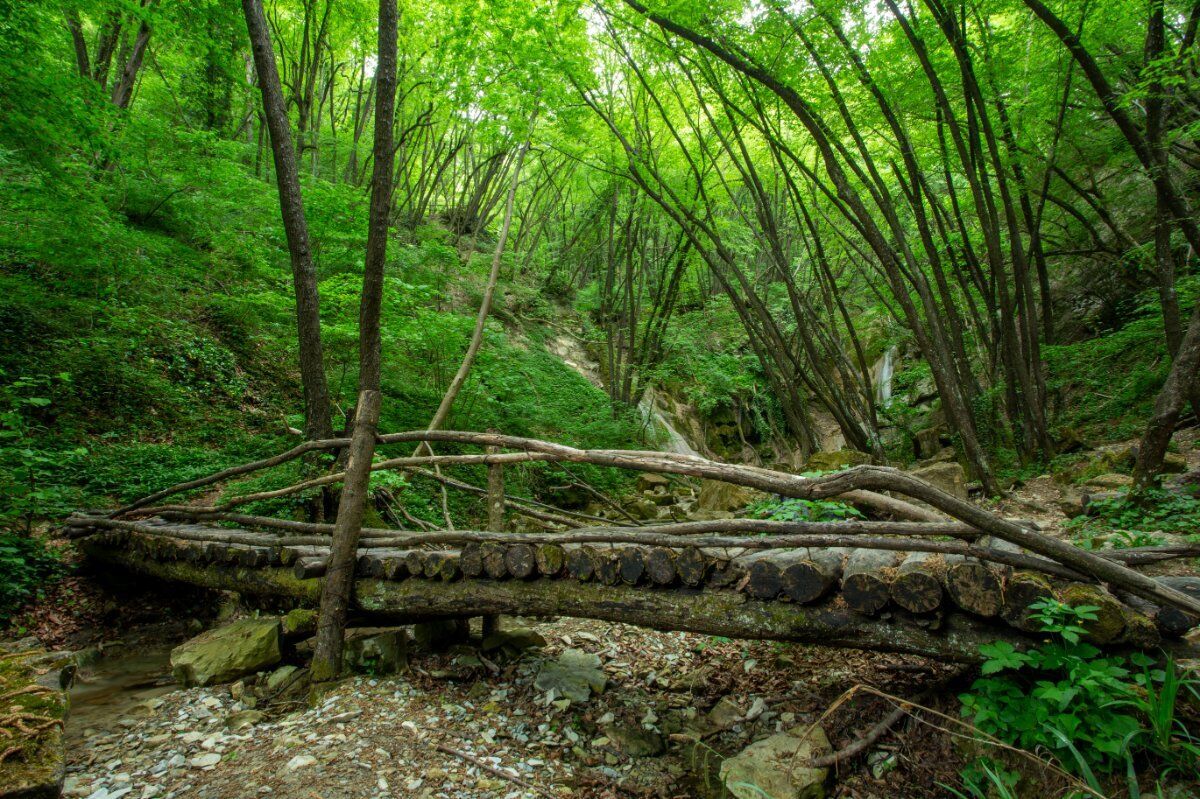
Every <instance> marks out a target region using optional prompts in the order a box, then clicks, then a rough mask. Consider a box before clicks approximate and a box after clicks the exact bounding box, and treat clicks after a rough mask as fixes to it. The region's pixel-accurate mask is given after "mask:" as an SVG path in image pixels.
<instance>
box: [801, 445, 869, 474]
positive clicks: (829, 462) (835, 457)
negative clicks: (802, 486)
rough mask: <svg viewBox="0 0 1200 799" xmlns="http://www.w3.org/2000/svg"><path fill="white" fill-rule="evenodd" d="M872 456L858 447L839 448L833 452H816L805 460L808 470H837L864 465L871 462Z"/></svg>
mask: <svg viewBox="0 0 1200 799" xmlns="http://www.w3.org/2000/svg"><path fill="white" fill-rule="evenodd" d="M870 462H871V456H870V455H868V454H867V453H865V452H859V451H858V450H856V449H838V450H834V451H833V452H814V453H813V454H812V455H811V456H809V458H808V460H807V461H805V462H804V471H806V472H836V471H837V470H838V469H844V468H846V467H847V466H862V465H863V464H864V463H870Z"/></svg>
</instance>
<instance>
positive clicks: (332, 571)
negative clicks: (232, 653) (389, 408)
mask: <svg viewBox="0 0 1200 799" xmlns="http://www.w3.org/2000/svg"><path fill="white" fill-rule="evenodd" d="M384 2H385V3H386V2H387V0H384ZM379 400H380V396H379V392H378V391H363V392H361V393H360V394H359V395H358V410H357V413H356V414H355V418H354V436H353V437H352V438H351V441H350V460H349V463H348V464H347V467H346V482H345V484H344V485H343V487H342V499H341V502H340V503H338V516H337V522H336V523H335V524H334V526H333V545H332V548H331V552H330V555H329V565H328V566H327V567H326V572H325V582H324V583H323V584H322V586H321V611H320V616H319V620H318V622H317V646H316V651H315V652H314V653H313V660H312V672H311V676H312V679H313V682H322V681H328V680H332V679H334V678H335V677H337V675H338V673H339V672H341V670H342V641H343V633H344V631H345V625H346V616H347V614H348V613H349V609H350V599H351V596H350V594H351V592H352V591H353V590H354V569H355V566H356V565H357V563H358V537H359V533H360V532H361V531H362V521H363V515H364V513H365V512H366V506H367V495H368V493H369V484H370V481H371V457H372V456H373V455H374V454H375V436H376V433H377V432H378V428H379Z"/></svg>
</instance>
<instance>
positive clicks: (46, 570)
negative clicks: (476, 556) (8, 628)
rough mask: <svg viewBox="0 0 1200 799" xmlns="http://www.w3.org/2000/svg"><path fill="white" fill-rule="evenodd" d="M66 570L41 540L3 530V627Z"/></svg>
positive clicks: (0, 592)
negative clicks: (26, 603) (14, 614)
mask: <svg viewBox="0 0 1200 799" xmlns="http://www.w3.org/2000/svg"><path fill="white" fill-rule="evenodd" d="M64 571H65V566H64V565H63V562H62V557H61V555H60V554H59V552H58V551H57V550H54V549H51V548H50V547H48V546H46V542H45V541H43V540H42V539H41V538H38V537H36V536H30V535H22V534H19V533H15V532H6V531H4V530H0V624H3V622H4V621H5V620H7V619H8V617H9V616H11V615H12V613H13V612H14V611H16V610H17V609H19V608H20V607H21V605H23V604H24V603H25V602H27V601H28V600H30V599H31V598H33V597H34V596H35V595H36V594H37V592H38V591H39V590H40V589H41V588H42V587H43V586H44V585H45V584H46V583H47V582H49V581H51V580H53V579H55V578H57V577H58V576H60V575H61V574H63V573H64Z"/></svg>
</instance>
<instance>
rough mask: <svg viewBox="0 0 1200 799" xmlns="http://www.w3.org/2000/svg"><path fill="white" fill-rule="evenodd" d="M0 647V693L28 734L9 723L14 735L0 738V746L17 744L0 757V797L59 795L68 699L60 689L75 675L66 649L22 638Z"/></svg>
mask: <svg viewBox="0 0 1200 799" xmlns="http://www.w3.org/2000/svg"><path fill="white" fill-rule="evenodd" d="M18 644H19V646H18V645H10V646H9V647H5V648H3V649H0V695H3V696H5V697H7V698H6V699H5V700H4V705H5V711H6V712H7V711H8V710H9V709H10V706H12V707H15V708H18V709H16V710H13V712H14V713H16V714H19V715H20V718H21V723H22V725H24V726H25V727H26V728H27V729H30V730H32V731H33V732H32V734H28V735H26V734H24V733H21V732H20V731H19V730H17V729H16V728H15V726H14V727H11V728H9V729H12V730H13V731H14V732H15V733H16V735H17V737H16V738H10V739H0V741H2V743H0V747H2V748H0V751H3V750H7V749H9V748H10V747H17V750H16V751H15V752H12V753H11V754H8V755H7V756H6V757H5V758H4V760H3V762H0V799H52V798H55V799H56V797H58V796H59V794H60V792H61V790H62V784H63V778H64V777H65V775H66V759H65V753H64V749H63V725H64V724H65V723H66V720H67V711H68V709H69V706H70V705H69V699H68V696H67V693H66V690H67V689H68V688H70V686H71V683H72V681H73V680H74V677H75V661H74V657H73V656H72V655H71V654H70V653H69V652H46V651H45V650H43V649H41V648H40V647H39V648H32V647H33V646H35V645H36V642H29V641H22V642H18Z"/></svg>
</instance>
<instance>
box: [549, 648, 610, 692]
mask: <svg viewBox="0 0 1200 799" xmlns="http://www.w3.org/2000/svg"><path fill="white" fill-rule="evenodd" d="M533 684H534V686H535V687H536V688H537V689H538V690H539V691H556V692H557V693H558V695H559V696H562V697H565V698H567V699H570V700H571V701H572V702H586V701H587V700H588V699H589V698H590V697H591V695H592V692H595V693H603V691H604V688H605V686H607V685H608V676H607V675H605V673H604V671H603V670H602V669H601V668H600V656H599V655H594V654H591V653H590V652H584V651H582V650H579V649H567V650H565V651H564V652H563V653H562V654H561V655H559V656H558V660H548V661H545V662H544V663H542V668H541V669H540V670H539V671H538V675H537V679H536V680H535V681H534V683H533Z"/></svg>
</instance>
